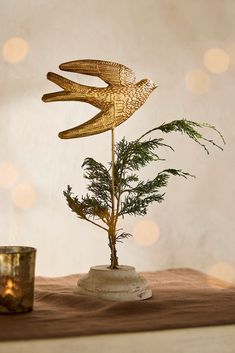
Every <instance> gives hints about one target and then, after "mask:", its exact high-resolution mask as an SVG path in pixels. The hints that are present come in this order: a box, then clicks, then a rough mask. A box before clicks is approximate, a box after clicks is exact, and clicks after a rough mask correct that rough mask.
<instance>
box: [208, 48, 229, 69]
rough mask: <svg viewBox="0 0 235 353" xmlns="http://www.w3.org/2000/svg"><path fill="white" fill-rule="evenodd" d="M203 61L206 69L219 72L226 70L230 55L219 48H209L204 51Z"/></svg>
mask: <svg viewBox="0 0 235 353" xmlns="http://www.w3.org/2000/svg"><path fill="white" fill-rule="evenodd" d="M203 62H204V65H205V67H206V68H207V70H209V71H210V72H213V73H216V74H221V73H223V72H225V71H227V70H228V68H229V64H230V57H229V55H228V53H227V52H226V51H225V50H223V49H221V48H211V49H208V50H207V51H206V52H205V54H204V57H203Z"/></svg>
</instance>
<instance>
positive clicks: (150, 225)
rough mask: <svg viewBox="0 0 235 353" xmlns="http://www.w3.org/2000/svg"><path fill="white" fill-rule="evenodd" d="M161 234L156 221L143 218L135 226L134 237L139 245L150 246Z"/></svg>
mask: <svg viewBox="0 0 235 353" xmlns="http://www.w3.org/2000/svg"><path fill="white" fill-rule="evenodd" d="M159 236H160V230H159V227H158V225H157V224H156V223H155V222H152V221H149V220H143V221H140V222H138V223H137V224H136V225H135V226H134V229H133V238H134V240H135V242H136V243H137V244H138V245H141V246H150V245H152V244H154V243H156V242H157V241H158V239H159Z"/></svg>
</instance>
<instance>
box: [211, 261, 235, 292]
mask: <svg viewBox="0 0 235 353" xmlns="http://www.w3.org/2000/svg"><path fill="white" fill-rule="evenodd" d="M207 273H208V274H209V275H210V276H213V277H216V278H219V279H220V280H222V281H225V282H224V283H223V285H221V283H219V282H216V280H214V279H213V278H209V279H208V284H209V286H210V287H213V288H221V287H222V288H228V287H230V286H232V284H233V283H234V282H235V268H234V267H233V266H232V265H230V264H229V263H227V262H218V263H216V264H214V265H213V266H211V267H210V268H209V269H208V271H207Z"/></svg>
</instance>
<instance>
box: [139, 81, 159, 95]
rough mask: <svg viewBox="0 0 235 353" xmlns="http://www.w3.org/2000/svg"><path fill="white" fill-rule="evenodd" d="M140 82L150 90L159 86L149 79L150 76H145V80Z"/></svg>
mask: <svg viewBox="0 0 235 353" xmlns="http://www.w3.org/2000/svg"><path fill="white" fill-rule="evenodd" d="M139 84H140V85H141V86H142V87H146V88H147V89H148V90H149V91H151V92H152V91H153V90H154V89H155V88H157V87H158V85H157V84H156V83H154V82H153V81H152V80H149V79H148V78H145V79H144V80H141V81H140V82H139Z"/></svg>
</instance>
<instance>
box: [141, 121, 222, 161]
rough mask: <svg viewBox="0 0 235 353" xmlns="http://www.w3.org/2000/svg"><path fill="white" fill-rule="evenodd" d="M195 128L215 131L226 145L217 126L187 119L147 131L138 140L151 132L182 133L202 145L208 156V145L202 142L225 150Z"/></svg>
mask: <svg viewBox="0 0 235 353" xmlns="http://www.w3.org/2000/svg"><path fill="white" fill-rule="evenodd" d="M195 127H198V128H203V127H207V128H210V129H212V130H214V131H215V132H217V133H218V134H219V136H220V138H221V139H222V142H223V143H224V144H225V140H224V138H223V135H222V134H221V133H220V132H219V131H218V130H217V129H216V128H215V126H213V125H210V124H208V123H198V122H195V121H190V120H186V119H181V120H174V121H172V122H170V123H163V124H162V125H160V126H158V127H156V128H153V129H151V130H149V131H147V132H146V133H145V134H143V135H142V136H141V137H140V138H139V139H138V140H141V139H142V138H143V137H145V136H146V135H148V134H150V133H151V132H153V131H156V130H160V131H162V132H165V133H169V132H181V133H184V134H186V135H188V137H190V138H191V139H192V140H194V141H195V142H196V143H198V144H199V145H201V146H202V147H203V148H204V150H205V151H206V152H207V154H209V150H208V148H207V147H206V145H205V144H203V143H202V142H201V141H200V140H204V141H206V142H209V143H211V144H212V145H214V146H215V147H217V148H219V149H221V150H223V148H222V147H221V146H219V145H218V144H216V143H215V142H214V141H213V140H212V139H206V138H205V137H203V135H202V134H201V133H200V132H198V131H197V130H196V129H195Z"/></svg>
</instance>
